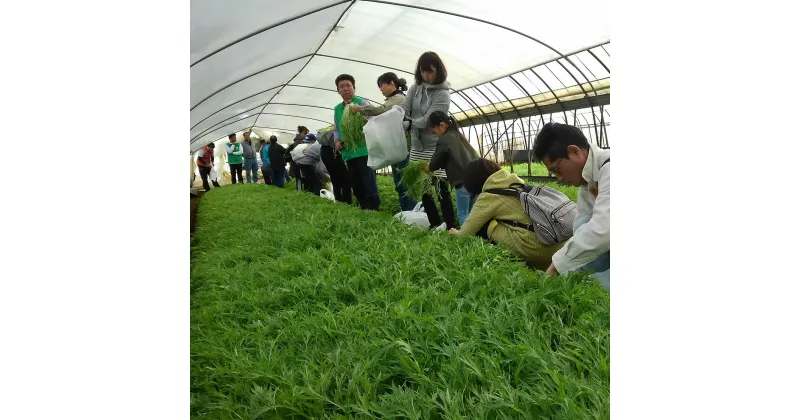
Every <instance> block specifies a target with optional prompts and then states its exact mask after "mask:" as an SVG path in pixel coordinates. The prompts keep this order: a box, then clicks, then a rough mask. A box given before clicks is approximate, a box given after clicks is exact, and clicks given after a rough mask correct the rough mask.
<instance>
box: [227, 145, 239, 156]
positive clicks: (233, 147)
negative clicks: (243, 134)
mask: <svg viewBox="0 0 800 420" xmlns="http://www.w3.org/2000/svg"><path fill="white" fill-rule="evenodd" d="M235 148H236V143H233V144H231V145H230V146H225V150H227V151H228V153H230V154H233V155H241V154H242V149H244V147H239V151H238V152H234V151H233V150H234V149H235Z"/></svg>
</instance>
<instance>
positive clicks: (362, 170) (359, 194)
mask: <svg viewBox="0 0 800 420" xmlns="http://www.w3.org/2000/svg"><path fill="white" fill-rule="evenodd" d="M336 90H337V91H338V92H339V96H341V97H342V102H340V103H339V104H337V105H336V107H335V108H334V109H333V138H334V148H335V150H336V151H337V152H340V153H341V154H342V160H344V162H345V164H346V165H347V176H348V178H350V185H352V186H353V193H354V194H355V196H356V199H357V200H358V204H359V205H361V208H362V209H364V210H376V211H377V210H378V208H379V207H380V205H381V197H380V195H379V193H378V178H377V176H376V174H375V170H374V169H372V168H370V167H369V166H367V146H366V145H364V146H361V147H359V148H356V149H351V148H343V145H344V143H343V140H350V139H343V138H342V136H341V131H339V126H340V125H341V124H342V114H343V113H344V107H345V106H346V105H348V104H350V103H354V104H356V105H359V106H360V107H362V108H363V107H365V106H367V105H369V104H370V103H369V101H367V100H366V99H364V98H362V97H360V96H356V80H355V79H354V78H353V76H351V75H349V74H341V75H339V77H337V78H336ZM362 112H363V111H362ZM366 118H367V119H369V118H370V117H366ZM360 136H361V140H362V144H364V143H363V140H364V132H363V131H362V132H361V133H360Z"/></svg>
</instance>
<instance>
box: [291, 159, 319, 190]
mask: <svg viewBox="0 0 800 420" xmlns="http://www.w3.org/2000/svg"><path fill="white" fill-rule="evenodd" d="M297 166H298V168H300V175H301V176H302V177H303V191H306V192H310V193H312V194H314V195H319V192H320V190H322V181H321V180H320V179H319V176H318V175H317V168H315V167H314V166H311V165H297Z"/></svg>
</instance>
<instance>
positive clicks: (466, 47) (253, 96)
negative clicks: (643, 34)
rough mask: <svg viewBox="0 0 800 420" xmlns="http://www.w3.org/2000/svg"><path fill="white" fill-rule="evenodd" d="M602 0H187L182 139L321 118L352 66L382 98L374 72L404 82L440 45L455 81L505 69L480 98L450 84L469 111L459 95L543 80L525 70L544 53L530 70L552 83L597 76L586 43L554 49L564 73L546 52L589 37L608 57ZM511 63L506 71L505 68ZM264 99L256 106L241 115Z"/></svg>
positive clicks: (470, 83) (536, 90) (466, 82)
mask: <svg viewBox="0 0 800 420" xmlns="http://www.w3.org/2000/svg"><path fill="white" fill-rule="evenodd" d="M605 10H608V8H607V5H606V4H604V2H600V3H598V2H596V1H591V2H590V1H588V0H578V1H575V0H572V1H567V2H553V1H547V2H544V1H539V0H532V1H524V2H523V1H516V0H493V1H491V2H486V1H468V0H464V1H442V0H436V1H434V0H395V1H382V0H381V1H378V0H359V1H355V2H353V1H320V0H293V1H291V2H286V1H276V0H228V1H224V2H223V1H218V0H192V1H191V51H190V74H191V94H190V105H189V106H190V124H191V125H190V133H189V134H190V150H191V151H196V150H197V149H199V148H200V147H201V146H202V145H203V144H205V143H208V142H209V141H213V140H216V139H218V138H220V137H223V136H225V135H227V134H228V133H230V132H236V131H240V130H241V129H243V128H246V127H245V126H243V125H244V124H246V123H248V122H249V123H250V124H251V125H253V124H255V125H256V126H264V127H273V128H276V129H281V130H293V129H295V128H296V126H297V125H305V126H307V127H308V128H309V129H312V130H314V129H316V128H321V127H322V126H327V125H328V124H324V123H323V122H320V121H318V120H323V121H330V120H332V118H333V111H332V108H333V107H334V106H335V105H336V103H338V102H339V101H340V100H341V99H340V98H339V96H338V94H337V93H336V91H335V86H334V79H335V78H336V76H337V75H339V74H341V73H348V74H351V75H353V76H354V77H355V79H356V94H358V95H360V96H363V97H366V98H367V99H370V100H372V101H376V102H382V101H383V98H382V97H381V95H380V92H379V91H378V89H377V85H376V79H377V77H378V76H379V75H381V74H383V73H385V72H387V71H393V72H395V73H397V74H398V76H400V77H404V78H406V79H407V80H408V82H409V84H411V83H413V76H412V73H413V71H414V67H415V65H416V60H417V58H418V57H419V55H420V54H422V53H423V52H425V51H435V52H437V53H438V54H439V55H440V56H441V57H442V60H443V61H444V63H445V65H446V67H447V70H448V81H449V82H450V84H451V87H452V88H453V89H454V90H460V89H465V88H470V87H474V86H478V85H481V84H483V83H486V82H489V81H493V80H498V79H503V80H504V81H503V82H502V83H500V82H498V83H496V86H497V87H496V88H495V87H486V86H483V87H481V88H480V89H479V90H480V91H482V92H484V93H485V94H486V95H487V96H488V97H489V101H487V99H486V98H485V97H484V96H483V95H481V94H480V93H479V92H478V90H476V89H469V90H468V91H467V92H468V93H467V94H468V95H469V98H470V101H466V100H463V99H460V98H456V95H453V101H454V102H456V101H457V105H458V106H460V107H461V110H460V111H459V110H458V108H457V107H456V106H453V105H451V112H453V113H456V112H461V111H466V112H467V113H470V111H474V112H475V113H477V114H480V113H479V112H477V110H474V108H475V104H474V103H470V102H476V103H477V104H478V105H488V104H489V103H493V102H495V101H496V100H499V101H501V102H502V101H506V98H505V97H503V96H502V94H505V96H506V97H507V98H508V99H511V100H514V99H518V98H521V97H527V95H526V94H525V93H523V92H522V89H520V87H519V86H518V85H517V83H519V84H521V85H523V87H524V88H525V89H526V90H528V94H530V95H538V94H541V93H543V92H549V91H550V89H548V88H547V87H546V86H544V83H543V82H542V81H541V80H539V79H538V78H537V77H536V76H534V75H533V74H532V73H531V71H530V70H528V71H525V70H526V69H529V68H532V67H535V66H537V65H539V64H542V63H544V62H549V64H548V69H545V68H537V69H535V71H536V72H537V73H538V74H539V75H540V77H541V78H542V79H544V80H545V81H546V82H547V84H550V88H551V89H552V90H559V89H563V88H564V87H571V86H575V85H576V84H577V83H576V82H575V79H577V80H578V81H580V82H582V83H585V82H586V81H587V79H589V80H596V79H603V78H608V77H609V75H608V71H606V70H605V69H604V68H603V66H602V65H601V64H600V63H599V62H597V60H595V59H594V58H593V57H591V55H590V54H589V53H588V52H581V53H580V54H579V55H577V56H572V58H573V60H572V61H573V63H574V67H573V65H572V64H569V63H568V62H566V61H565V60H563V59H562V61H561V63H562V64H564V65H565V66H566V67H567V69H568V70H569V72H571V73H572V76H574V77H571V76H570V75H569V74H568V73H567V72H566V71H565V70H564V69H563V67H561V65H559V64H558V63H557V62H554V61H552V60H554V59H557V58H559V57H560V54H564V55H568V54H572V53H574V52H576V51H580V50H583V49H586V48H589V47H594V48H592V50H591V51H592V52H593V53H595V54H596V55H597V56H598V58H600V59H601V60H603V62H604V63H605V65H606V66H608V65H609V64H608V61H610V59H609V57H608V53H606V51H609V45H608V44H607V41H608V39H609V30H608V24H607V22H608V20H607V19H605V18H604V17H603V16H598V13H600V14H602V13H605V12H604V11H605ZM459 15H461V16H459ZM531 38H534V39H531ZM603 43H606V44H605V45H603V47H598V45H600V44H603ZM544 44H547V45H544ZM553 49H555V50H556V51H553ZM578 57H579V58H580V61H581V62H578V60H577V59H578ZM578 69H579V70H580V72H582V73H583V75H581V74H580V72H579V71H578ZM523 71H524V74H520V72H523ZM515 73H516V75H515V76H514V77H515V79H517V83H513V82H509V79H504V78H505V76H507V75H510V74H515ZM300 86H305V87H300ZM498 93H501V95H498ZM551 96H552V95H551ZM272 103H275V104H276V105H274V106H273V105H272ZM264 104H268V105H267V106H266V108H264V112H265V113H266V114H265V115H260V116H258V117H251V113H252V112H254V111H255V115H259V114H260V110H258V109H257V107H258V106H259V105H262V106H263V105H264ZM278 104H280V105H278ZM488 108H491V109H494V108H495V107H493V106H491V105H488ZM496 108H501V107H500V106H497V107H496ZM326 114H327V116H326ZM323 124H324V125H323ZM215 136H218V137H216V138H215Z"/></svg>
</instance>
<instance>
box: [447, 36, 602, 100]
mask: <svg viewBox="0 0 800 420" xmlns="http://www.w3.org/2000/svg"><path fill="white" fill-rule="evenodd" d="M609 43H610V41H603V42H601V43H598V44H594V45H592V46H589V47H586V48H582V49H580V50H577V51H573V52H571V53H569V54H567V55H568V56H570V57H572V56H573V55H575V54H578V53H582V52H584V51H590V50H591V49H592V48H597V47H602V46H603V45H606V44H609ZM560 59H561V57H556V58H552V59H550V60H547V61H542V62H541V63H539V64H537V65H535V66H533V67H526V68H524V69H521V70H515V71H513V72H511V73H508V74H504V75H502V76H498V77H497V78H496V79H494V80H493V81H497V80H500V79H502V78H504V77H511V76H513V75H515V74H519V73H522V72H524V71H525V70H530V69H535V68H537V67H541V66H543V65H545V64H550V63H552V62H553V61H557V60H560ZM609 73H610V72H609ZM484 83H488V82H481V83H476V84H474V85H472V86H467V87H463V88H461V89H459V90H466V89H469V88H474V87H475V86H480V85H482V84H484Z"/></svg>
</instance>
